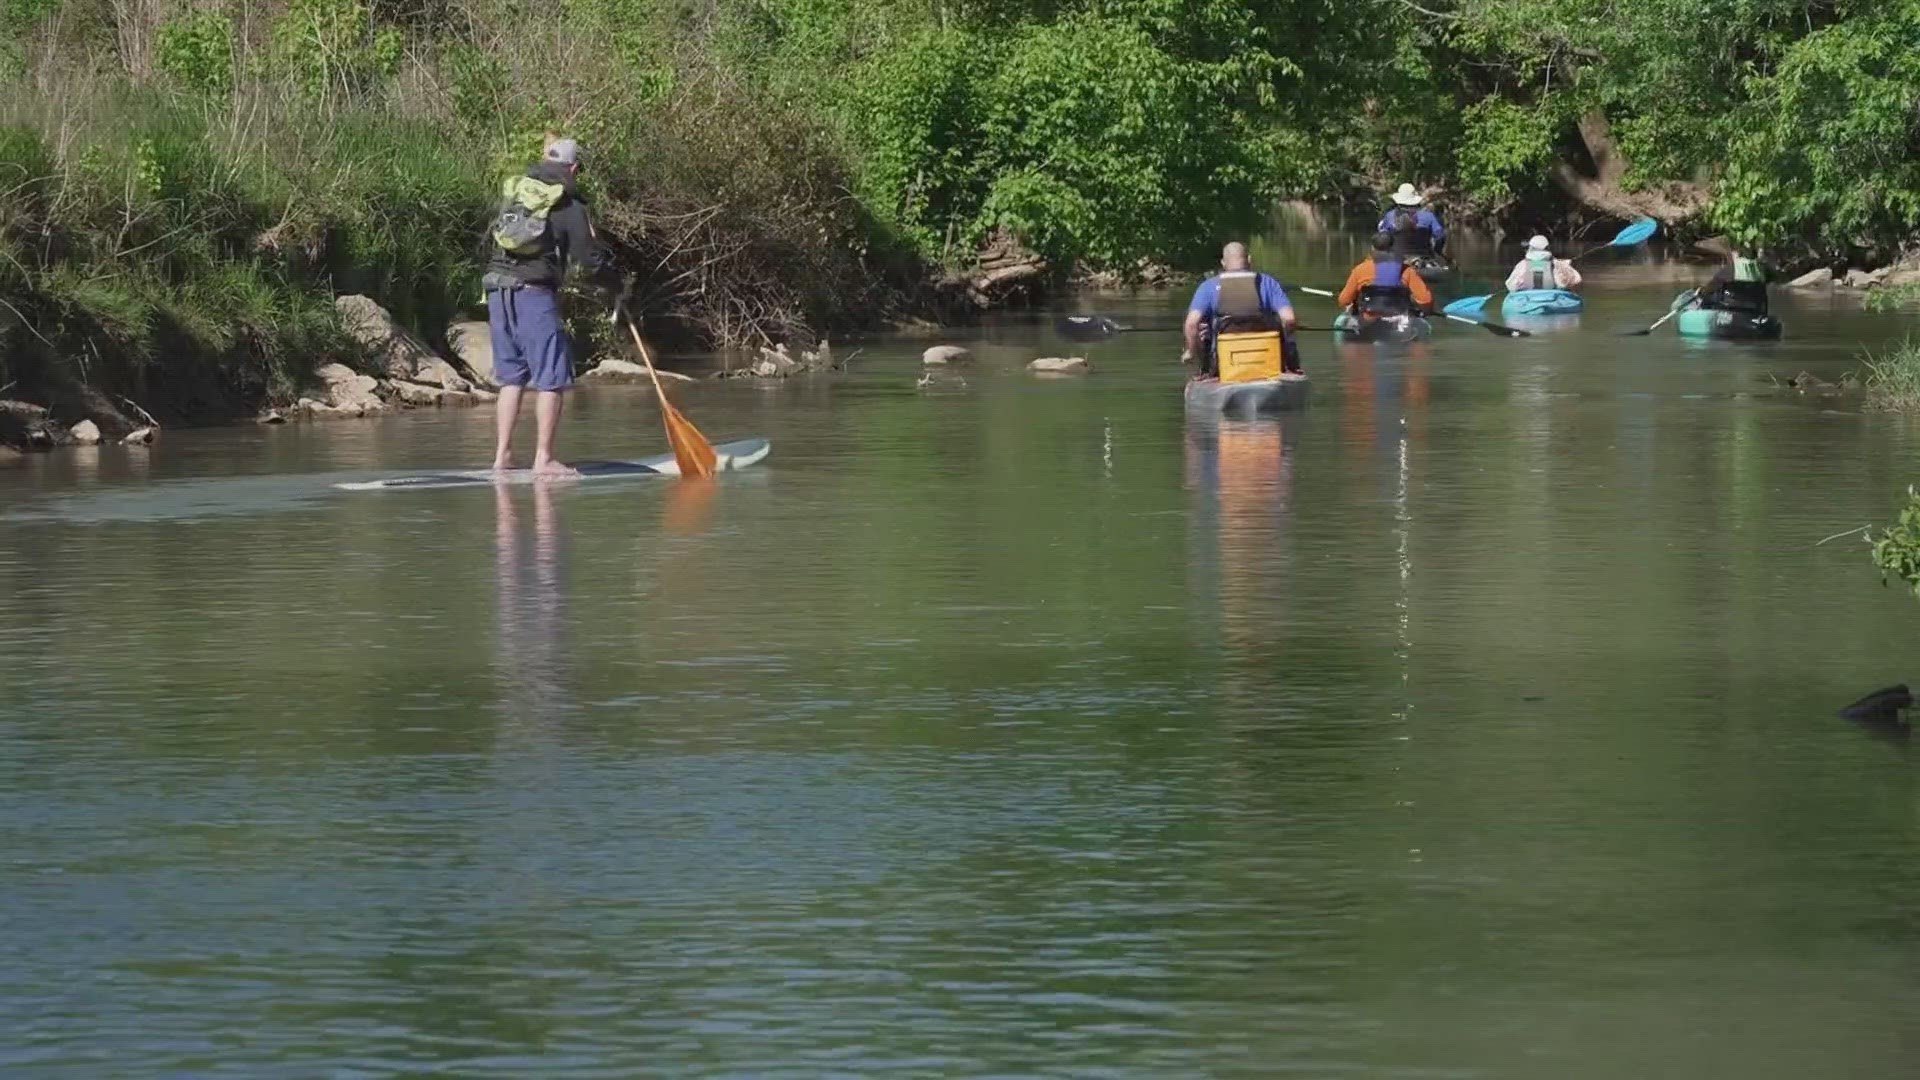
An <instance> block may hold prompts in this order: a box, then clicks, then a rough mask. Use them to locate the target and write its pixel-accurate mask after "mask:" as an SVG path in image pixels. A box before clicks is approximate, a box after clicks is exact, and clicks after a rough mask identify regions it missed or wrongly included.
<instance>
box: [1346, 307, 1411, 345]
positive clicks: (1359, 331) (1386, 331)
mask: <svg viewBox="0 0 1920 1080" xmlns="http://www.w3.org/2000/svg"><path fill="white" fill-rule="evenodd" d="M1333 328H1334V329H1335V330H1338V331H1339V332H1340V333H1341V334H1342V335H1343V336H1345V337H1349V338H1352V339H1354V340H1356V341H1394V342H1399V341H1419V340H1422V339H1424V338H1429V337H1432V336H1433V324H1432V323H1430V322H1428V321H1427V320H1425V319H1423V318H1421V317H1420V316H1418V315H1392V316H1388V317H1385V318H1380V319H1373V320H1371V321H1367V320H1362V319H1359V318H1356V317H1355V316H1354V314H1353V313H1352V312H1350V311H1343V312H1341V313H1340V314H1338V315H1336V316H1334V319H1333Z"/></svg>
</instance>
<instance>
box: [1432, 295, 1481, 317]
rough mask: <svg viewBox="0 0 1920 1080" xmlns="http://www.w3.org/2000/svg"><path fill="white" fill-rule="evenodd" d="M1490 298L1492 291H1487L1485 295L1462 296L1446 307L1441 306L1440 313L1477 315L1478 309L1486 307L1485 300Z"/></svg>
mask: <svg viewBox="0 0 1920 1080" xmlns="http://www.w3.org/2000/svg"><path fill="white" fill-rule="evenodd" d="M1491 299H1493V294H1492V293H1487V294H1486V295H1485V296H1463V297H1461V298H1460V299H1458V300H1455V301H1454V302H1453V303H1451V304H1448V305H1447V306H1446V307H1443V308H1441V309H1440V314H1442V315H1477V314H1479V313H1480V309H1481V308H1483V307H1486V306H1487V301H1489V300H1491Z"/></svg>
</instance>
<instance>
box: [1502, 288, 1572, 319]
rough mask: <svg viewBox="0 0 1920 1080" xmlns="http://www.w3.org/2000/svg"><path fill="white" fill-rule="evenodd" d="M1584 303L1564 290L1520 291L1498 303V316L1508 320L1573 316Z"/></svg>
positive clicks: (1510, 294) (1511, 293)
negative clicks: (1534, 316)
mask: <svg viewBox="0 0 1920 1080" xmlns="http://www.w3.org/2000/svg"><path fill="white" fill-rule="evenodd" d="M1584 303H1585V301H1583V300H1581V299H1580V294H1579V293H1576V292H1568V291H1567V290H1565V289H1521V290H1519V291H1518V292H1510V293H1508V294H1507V295H1506V298H1505V299H1503V300H1501V301H1500V314H1502V315H1505V316H1506V317H1507V318H1509V319H1513V318H1521V317H1524V316H1527V315H1573V314H1577V313H1578V312H1579V311H1580V308H1581V307H1582V306H1583V304H1584Z"/></svg>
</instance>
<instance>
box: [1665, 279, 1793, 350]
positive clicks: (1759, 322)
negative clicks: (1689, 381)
mask: <svg viewBox="0 0 1920 1080" xmlns="http://www.w3.org/2000/svg"><path fill="white" fill-rule="evenodd" d="M1693 300H1694V291H1693V290H1692V289H1688V290H1687V291H1686V292H1683V293H1681V294H1680V295H1679V296H1676V297H1674V298H1673V309H1677V310H1679V311H1680V314H1678V315H1676V316H1674V317H1673V325H1674V328H1675V329H1677V330H1679V331H1680V336H1681V337H1703V338H1721V339H1724V340H1729V341H1773V340H1775V339H1777V338H1779V336H1780V330H1781V326H1780V320H1779V319H1776V318H1774V317H1773V316H1772V315H1769V314H1758V313H1754V312H1748V311H1728V310H1726V309H1725V308H1702V307H1688V306H1687V305H1689V304H1691V303H1693Z"/></svg>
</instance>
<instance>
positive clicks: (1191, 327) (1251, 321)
mask: <svg viewBox="0 0 1920 1080" xmlns="http://www.w3.org/2000/svg"><path fill="white" fill-rule="evenodd" d="M1297 325H1299V320H1297V319H1296V318H1294V314H1293V302H1292V301H1291V300H1288V299H1287V291H1286V290H1285V289H1283V288H1281V287H1280V283H1279V282H1278V281H1275V280H1274V279H1273V278H1272V277H1271V276H1269V275H1267V274H1262V273H1259V272H1257V271H1255V270H1254V269H1253V263H1252V261H1251V260H1250V259H1248V258H1247V246H1246V245H1245V244H1241V243H1237V242H1236V243H1232V244H1228V245H1227V246H1226V248H1225V249H1223V250H1222V251H1221V252H1220V272H1219V273H1218V274H1215V275H1214V276H1212V277H1210V278H1208V279H1207V280H1205V281H1203V282H1201V283H1200V287H1199V288H1198V289H1195V290H1194V291H1193V303H1191V304H1188V305H1187V324H1186V327H1185V331H1186V346H1187V348H1186V351H1185V352H1183V353H1181V354H1180V362H1181V363H1183V364H1191V363H1193V362H1195V361H1196V360H1198V361H1199V363H1200V374H1201V375H1203V376H1207V375H1218V374H1219V372H1220V362H1219V358H1218V357H1217V356H1215V355H1214V347H1213V345H1214V342H1215V341H1216V340H1218V339H1219V336H1220V335H1221V334H1223V333H1227V334H1231V333H1238V332H1241V331H1246V330H1272V329H1278V330H1280V331H1281V332H1282V334H1283V335H1284V344H1283V348H1282V354H1283V356H1284V357H1285V361H1284V365H1285V368H1286V370H1288V371H1299V370H1300V350H1299V349H1298V348H1297V347H1296V346H1295V345H1294V342H1293V329H1294V327H1295V326H1297ZM1203 330H1204V332H1205V335H1206V340H1205V342H1204V348H1203V347H1202V346H1203V342H1202V340H1201V334H1202V331H1203Z"/></svg>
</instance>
